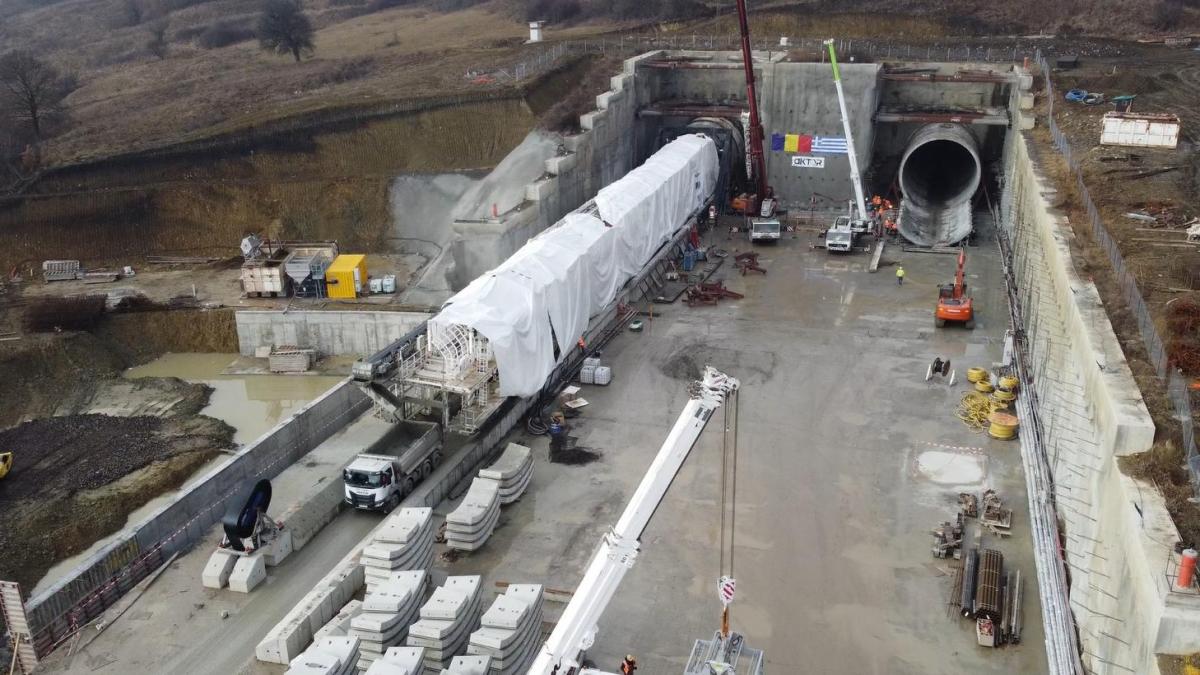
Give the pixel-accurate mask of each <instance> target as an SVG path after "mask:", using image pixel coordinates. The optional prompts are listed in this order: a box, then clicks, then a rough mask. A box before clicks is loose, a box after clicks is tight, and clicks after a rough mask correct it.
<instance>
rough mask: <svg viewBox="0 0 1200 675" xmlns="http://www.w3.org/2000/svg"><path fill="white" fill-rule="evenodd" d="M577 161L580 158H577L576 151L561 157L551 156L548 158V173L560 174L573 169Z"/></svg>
mask: <svg viewBox="0 0 1200 675" xmlns="http://www.w3.org/2000/svg"><path fill="white" fill-rule="evenodd" d="M577 161H578V160H577V159H576V156H575V154H574V153H572V154H569V155H562V156H559V157H551V158H550V159H547V160H546V171H547V173H550V174H553V175H555V176H559V175H562V174H563V173H565V172H567V171H570V170H571V169H574V168H575V165H576V163H577Z"/></svg>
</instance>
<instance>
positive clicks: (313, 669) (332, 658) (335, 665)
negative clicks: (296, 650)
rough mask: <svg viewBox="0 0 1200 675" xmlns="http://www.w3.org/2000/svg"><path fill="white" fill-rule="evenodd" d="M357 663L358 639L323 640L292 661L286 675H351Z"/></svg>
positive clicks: (330, 638) (329, 638) (337, 638)
mask: <svg viewBox="0 0 1200 675" xmlns="http://www.w3.org/2000/svg"><path fill="white" fill-rule="evenodd" d="M357 661H358V638H356V637H327V638H321V639H320V640H318V641H316V642H314V643H313V644H312V646H311V647H309V648H308V649H306V650H305V651H304V653H303V654H301V655H300V656H297V657H296V658H294V659H292V662H291V663H290V664H289V665H288V669H287V673H286V675H350V674H351V673H353V672H354V664H355V662H357Z"/></svg>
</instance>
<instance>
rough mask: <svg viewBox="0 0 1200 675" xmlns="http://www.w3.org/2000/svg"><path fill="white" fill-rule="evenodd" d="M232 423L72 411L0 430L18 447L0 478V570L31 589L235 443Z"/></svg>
mask: <svg viewBox="0 0 1200 675" xmlns="http://www.w3.org/2000/svg"><path fill="white" fill-rule="evenodd" d="M232 437H233V429H232V428H230V427H229V426H228V425H226V424H224V423H223V422H220V421H218V420H214V419H211V418H207V417H191V416H188V417H167V418H159V417H112V416H109V415H71V416H65V417H55V418H49V419H42V420H35V421H32V422H27V423H25V424H22V425H20V426H17V427H14V428H12V429H8V430H5V431H3V432H0V448H4V449H5V450H11V451H13V452H14V454H15V459H14V463H13V469H12V472H11V473H9V474H8V476H7V477H6V478H5V479H4V480H3V481H0V513H4V515H5V525H4V527H3V528H0V579H9V580H15V581H17V582H19V583H21V584H22V585H23V586H25V587H26V588H29V589H32V588H33V585H34V584H35V583H36V582H37V581H38V580H39V579H41V577H42V576H43V575H44V574H45V573H46V570H47V569H49V568H50V566H51V565H53V564H54V563H55V562H57V561H58V560H61V559H63V558H65V557H68V556H71V555H74V554H75V553H78V552H79V551H81V550H83V549H85V548H87V547H88V546H90V545H91V544H92V543H93V542H95V541H97V540H99V539H100V538H102V537H105V536H107V535H108V534H110V533H112V532H115V531H116V530H118V529H120V528H121V527H122V526H124V524H125V519H126V518H127V517H128V515H129V513H130V512H131V511H133V510H134V509H136V508H137V507H139V506H141V505H142V504H144V503H146V502H147V501H149V500H150V499H152V498H154V497H156V496H158V495H159V494H162V493H163V492H165V491H166V490H169V489H172V488H175V487H178V486H179V485H180V484H181V483H183V481H184V480H186V479H187V477H188V476H189V475H191V473H192V472H193V471H195V469H196V468H198V467H199V466H201V465H202V464H203V463H204V462H206V461H208V460H209V459H211V458H212V457H214V456H215V455H216V454H217V453H218V452H219V451H220V450H221V449H222V448H227V447H229V446H230V445H231V440H232Z"/></svg>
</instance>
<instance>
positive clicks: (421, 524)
mask: <svg viewBox="0 0 1200 675" xmlns="http://www.w3.org/2000/svg"><path fill="white" fill-rule="evenodd" d="M362 564H363V568H364V574H365V576H366V580H367V592H368V593H369V592H371V591H372V590H373V589H374V588H375V586H377V585H378V584H381V583H386V582H388V581H390V580H391V579H393V578H395V576H394V575H395V573H396V572H398V571H405V570H427V569H429V567H430V565H432V564H433V509H430V508H424V507H422V508H407V509H400V510H399V511H397V512H395V513H393V514H392V515H390V516H388V518H387V520H385V521H384V523H383V525H382V526H380V527H379V530H378V532H377V533H376V534H375V538H374V539H372V540H371V542H370V543H369V544H367V546H366V547H365V548H364V549H363V552H362Z"/></svg>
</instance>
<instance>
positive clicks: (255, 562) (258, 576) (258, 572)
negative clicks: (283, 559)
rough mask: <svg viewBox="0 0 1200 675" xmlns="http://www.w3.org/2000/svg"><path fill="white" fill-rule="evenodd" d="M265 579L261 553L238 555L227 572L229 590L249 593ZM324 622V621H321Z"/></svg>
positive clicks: (263, 557) (263, 558)
mask: <svg viewBox="0 0 1200 675" xmlns="http://www.w3.org/2000/svg"><path fill="white" fill-rule="evenodd" d="M266 579H267V559H266V557H265V556H263V555H262V554H261V553H254V554H252V555H246V556H240V557H238V560H237V563H236V564H234V566H233V571H232V572H231V573H230V574H229V590H231V591H235V592H237V593H249V592H250V591H252V590H254V588H255V587H256V586H258V585H259V584H261V583H262V582H264V581H266ZM322 623H324V622H322Z"/></svg>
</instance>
